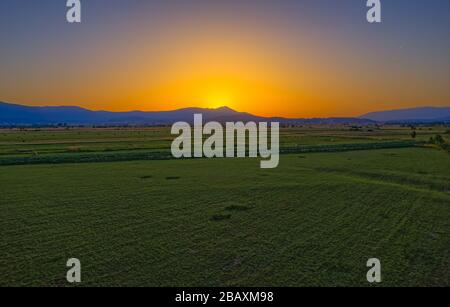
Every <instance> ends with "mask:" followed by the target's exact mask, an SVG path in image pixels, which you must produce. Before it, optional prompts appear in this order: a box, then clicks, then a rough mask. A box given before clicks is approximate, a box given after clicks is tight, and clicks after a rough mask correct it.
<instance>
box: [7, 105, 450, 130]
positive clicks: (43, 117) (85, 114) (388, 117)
mask: <svg viewBox="0 0 450 307" xmlns="http://www.w3.org/2000/svg"><path fill="white" fill-rule="evenodd" d="M198 113H201V114H203V120H204V121H218V122H228V121H233V122H236V121H244V122H247V121H255V122H261V121H276V122H280V123H282V124H297V125H316V124H352V125H370V124H376V123H378V122H398V123H406V122H424V123H430V122H448V123H450V107H446V108H417V109H406V110H393V111H384V112H375V113H369V114H366V115H363V116H360V117H348V118H346V117H332V118H284V117H272V118H267V117H261V116H256V115H252V114H250V113H244V112H238V111H235V110H232V109H230V108H228V107H221V108H218V109H205V108H185V109H179V110H174V111H162V112H143V111H131V112H109V111H91V110H88V109H84V108H81V107H66V106H57V107H53V106H52V107H37V106H25V105H19V104H11V103H5V102H0V125H2V126H31V125H58V124H66V125H170V124H173V123H175V122H178V121H184V122H192V121H193V118H194V114H198Z"/></svg>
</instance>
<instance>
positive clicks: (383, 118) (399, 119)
mask: <svg viewBox="0 0 450 307" xmlns="http://www.w3.org/2000/svg"><path fill="white" fill-rule="evenodd" d="M360 118H365V119H370V120H374V121H378V122H387V123H413V122H414V123H431V122H448V123H450V107H443V108H433V107H424V108H414V109H402V110H391V111H382V112H373V113H368V114H365V115H363V116H360Z"/></svg>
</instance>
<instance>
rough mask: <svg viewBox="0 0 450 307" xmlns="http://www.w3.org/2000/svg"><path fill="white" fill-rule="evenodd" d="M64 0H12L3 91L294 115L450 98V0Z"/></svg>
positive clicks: (29, 98) (23, 100)
mask: <svg viewBox="0 0 450 307" xmlns="http://www.w3.org/2000/svg"><path fill="white" fill-rule="evenodd" d="M5 2H6V3H9V5H8V4H5ZM62 2H65V1H59V2H57V1H51V0H50V1H42V2H41V1H39V8H38V7H37V5H38V4H33V3H32V4H29V3H26V4H23V2H20V1H19V2H17V1H9V0H7V1H2V4H1V5H2V7H1V10H0V12H1V13H0V17H1V18H0V20H1V21H0V22H1V23H2V24H1V27H0V38H1V41H2V52H1V54H0V64H1V72H0V100H1V101H6V102H13V103H20V104H27V105H77V106H81V107H85V108H89V109H93V110H102V109H103V110H112V111H128V110H143V111H161V110H172V109H177V108H183V107H192V106H196V107H208V108H216V107H220V106H224V105H226V106H229V107H231V108H233V109H236V110H239V111H246V112H251V113H254V114H257V115H263V116H289V117H327V116H358V115H362V114H364V113H366V112H370V111H377V110H384V109H394V108H403V107H415V106H426V105H429V106H448V105H450V90H449V80H450V60H449V54H450V44H449V40H448V38H449V37H450V30H449V29H450V26H449V18H448V12H449V1H440V0H435V1H420V2H419V1H404V0H398V1H390V2H386V4H385V5H384V6H383V23H382V24H376V25H375V24H369V23H368V22H367V21H366V19H365V16H366V12H367V8H366V7H365V1H352V0H343V1H328V0H323V1H288V0H280V1H264V0H261V1H233V0H230V1H168V2H167V1H117V0H111V1H104V0H94V1H84V3H83V22H82V23H81V24H78V25H73V24H67V23H66V22H65V10H66V9H65V7H64V3H63V4H61V3H62ZM20 3H22V4H20ZM411 4H414V5H411ZM5 5H6V7H3V6H5ZM416 17H417V18H416Z"/></svg>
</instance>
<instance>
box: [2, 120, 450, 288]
mask: <svg viewBox="0 0 450 307" xmlns="http://www.w3.org/2000/svg"><path fill="white" fill-rule="evenodd" d="M368 130H369V129H367V128H363V129H362V130H359V131H351V130H350V128H330V127H321V128H307V127H305V128H291V129H285V130H283V132H282V144H283V145H282V147H286V148H290V147H295V146H322V145H323V146H327V145H345V144H347V145H348V144H357V143H363V144H368V143H380V142H388V141H389V142H390V141H396V142H398V141H410V140H411V136H410V133H411V130H410V129H409V128H401V127H384V128H381V129H379V130H378V129H377V130H373V131H368ZM444 132H445V128H444V127H432V128H428V127H423V128H422V130H418V131H417V133H418V137H417V138H418V140H419V141H425V140H427V139H428V138H429V137H430V136H433V135H435V134H437V133H442V134H443V135H444ZM170 140H171V138H170V135H168V130H167V129H161V128H158V129H156V128H155V129H151V128H148V129H124V130H117V129H100V130H92V129H91V130H89V129H86V130H83V129H81V130H80V129H77V130H64V129H61V130H41V131H19V130H17V131H11V130H8V131H0V161H1V160H2V159H11V158H12V157H13V158H18V157H19V158H23V157H27V156H36V155H38V156H42V155H47V154H48V155H59V154H82V153H86V154H88V153H90V152H92V153H93V154H99V153H100V152H111V151H113V152H121V151H123V152H125V153H130V154H135V152H136V151H145V150H148V151H150V152H151V151H155V152H160V151H167V148H168V147H167V146H170ZM73 147H79V148H78V149H77V150H76V151H77V152H75V153H74V152H70V151H74V149H73ZM33 152H35V153H33ZM449 170H450V159H449V154H448V153H446V152H444V151H442V150H438V149H434V148H422V147H408V148H389V149H378V150H358V151H352V150H348V151H344V152H327V153H320V152H315V153H296V154H286V155H282V156H281V159H280V166H279V167H278V168H277V169H273V170H261V169H260V168H259V161H258V160H257V159H198V160H166V161H164V160H152V159H149V160H146V159H142V160H139V159H137V160H136V161H118V162H107V163H62V164H42V165H10V166H6V165H4V166H0V187H1V193H0V216H1V219H0V231H1V233H2V237H1V240H0V277H1V278H0V286H11V285H14V286H18V285H26V286H40V285H48V286H66V285H67V282H66V280H65V275H66V270H67V268H66V267H65V264H66V261H67V259H69V258H72V257H75V258H79V259H80V260H81V262H82V279H83V283H82V285H84V286H89V285H95V286H99V285H101V286H119V285H120V286H368V285H369V284H368V283H367V281H366V272H367V270H368V268H366V262H367V260H368V259H369V258H373V257H375V258H379V259H380V260H381V262H382V275H383V283H382V284H381V285H382V286H416V285H417V286H432V285H438V286H443V285H446V286H449V285H450V232H449V229H450V172H449Z"/></svg>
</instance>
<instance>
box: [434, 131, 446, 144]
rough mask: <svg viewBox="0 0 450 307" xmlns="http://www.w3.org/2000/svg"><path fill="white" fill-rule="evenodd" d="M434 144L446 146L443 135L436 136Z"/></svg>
mask: <svg viewBox="0 0 450 307" xmlns="http://www.w3.org/2000/svg"><path fill="white" fill-rule="evenodd" d="M434 143H435V144H436V145H441V146H442V145H444V144H445V140H444V138H443V137H442V135H440V134H438V135H436V136H435V138H434Z"/></svg>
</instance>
